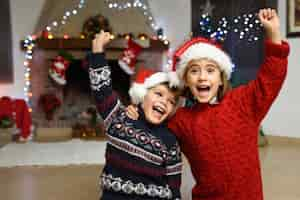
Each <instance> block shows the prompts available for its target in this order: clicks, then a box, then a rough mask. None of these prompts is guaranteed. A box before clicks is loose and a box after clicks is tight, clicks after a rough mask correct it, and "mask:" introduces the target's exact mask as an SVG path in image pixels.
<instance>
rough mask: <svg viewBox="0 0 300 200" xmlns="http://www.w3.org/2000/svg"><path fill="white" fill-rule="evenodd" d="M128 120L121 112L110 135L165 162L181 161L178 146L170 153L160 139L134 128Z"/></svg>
mask: <svg viewBox="0 0 300 200" xmlns="http://www.w3.org/2000/svg"><path fill="white" fill-rule="evenodd" d="M126 118H127V117H126V113H125V112H121V113H120V115H119V116H118V117H117V118H114V120H113V122H112V124H111V127H109V129H108V131H109V132H108V135H110V136H113V137H115V138H118V139H120V140H123V141H128V142H130V143H131V144H133V145H135V146H138V147H139V148H142V149H144V150H145V151H147V152H152V153H155V154H156V155H158V156H159V157H162V159H163V160H165V161H168V160H170V161H171V160H175V161H176V160H179V159H180V150H179V147H178V146H177V147H174V148H172V150H171V151H168V148H167V146H166V145H164V144H163V143H162V141H161V140H160V139H159V138H157V137H155V136H153V135H151V134H149V133H147V132H145V131H144V130H143V129H137V128H134V127H133V123H130V122H128V120H127V119H126Z"/></svg>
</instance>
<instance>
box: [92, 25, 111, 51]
mask: <svg viewBox="0 0 300 200" xmlns="http://www.w3.org/2000/svg"><path fill="white" fill-rule="evenodd" d="M109 41H110V33H109V32H104V31H103V30H102V31H101V32H100V33H97V34H96V35H95V39H93V44H92V45H93V46H92V51H93V53H102V52H103V50H104V46H105V45H106V44H108V43H109Z"/></svg>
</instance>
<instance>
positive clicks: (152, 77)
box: [129, 68, 180, 104]
mask: <svg viewBox="0 0 300 200" xmlns="http://www.w3.org/2000/svg"><path fill="white" fill-rule="evenodd" d="M161 83H168V84H169V87H170V88H172V87H174V88H176V87H179V84H180V81H179V78H178V76H177V74H176V72H155V71H153V70H151V69H147V68H141V69H140V70H139V71H138V73H137V74H136V77H135V81H134V82H133V84H132V86H131V88H130V89H129V95H130V97H131V101H132V103H134V104H139V103H141V102H142V101H143V100H144V97H145V95H146V94H147V91H148V89H150V88H152V87H154V86H156V85H159V84H161Z"/></svg>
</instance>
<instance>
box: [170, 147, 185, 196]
mask: <svg viewBox="0 0 300 200" xmlns="http://www.w3.org/2000/svg"><path fill="white" fill-rule="evenodd" d="M181 172H182V159H181V151H180V148H179V145H178V143H176V145H174V146H173V147H171V149H170V151H169V156H168V158H167V162H166V180H167V184H168V185H169V187H170V189H171V191H172V199H174V200H178V199H180V198H181V195H180V186H181Z"/></svg>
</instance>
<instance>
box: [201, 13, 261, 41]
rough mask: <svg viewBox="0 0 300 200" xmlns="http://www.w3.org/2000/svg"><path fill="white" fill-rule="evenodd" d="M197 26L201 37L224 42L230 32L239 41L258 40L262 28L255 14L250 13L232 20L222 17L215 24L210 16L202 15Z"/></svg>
mask: <svg viewBox="0 0 300 200" xmlns="http://www.w3.org/2000/svg"><path fill="white" fill-rule="evenodd" d="M199 26H200V27H199V30H200V34H201V35H203V36H206V37H209V38H212V39H215V40H217V41H224V40H225V38H226V36H227V34H228V33H229V32H230V31H231V32H233V33H234V34H237V35H238V38H239V39H240V40H244V39H247V41H248V42H255V41H257V40H259V38H260V37H259V36H260V35H261V32H262V27H263V26H262V24H261V23H260V21H259V19H258V18H257V14H252V13H250V14H243V15H241V16H237V17H234V18H233V19H232V20H228V19H227V18H226V17H223V18H221V19H220V20H219V21H217V22H216V23H213V21H212V19H211V17H210V16H208V15H207V14H203V15H202V16H201V19H200V21H199Z"/></svg>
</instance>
